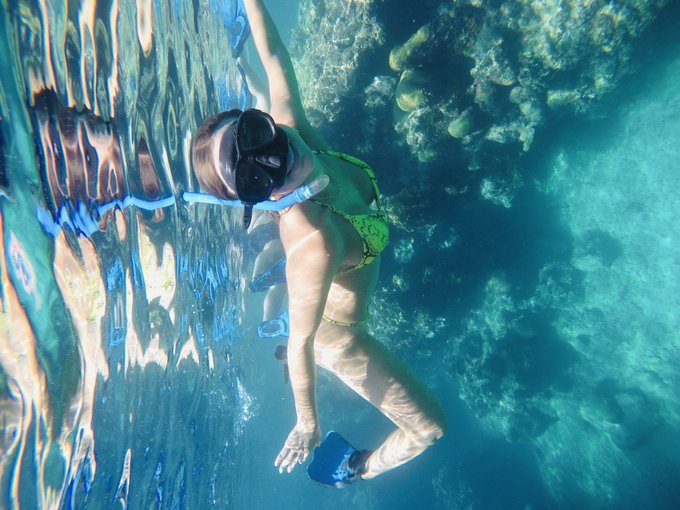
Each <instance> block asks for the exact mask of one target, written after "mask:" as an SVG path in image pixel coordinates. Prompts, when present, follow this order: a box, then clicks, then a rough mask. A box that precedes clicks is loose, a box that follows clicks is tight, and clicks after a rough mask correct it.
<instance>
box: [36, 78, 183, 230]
mask: <svg viewBox="0 0 680 510" xmlns="http://www.w3.org/2000/svg"><path fill="white" fill-rule="evenodd" d="M32 113H33V120H34V132H35V137H36V146H37V147H38V150H39V153H40V158H39V160H40V167H41V172H42V175H43V183H44V185H43V190H44V192H45V200H46V202H47V204H48V207H49V209H50V215H51V217H48V216H49V215H46V214H43V213H42V212H41V211H39V212H38V219H39V220H40V222H41V223H42V224H43V226H44V227H45V229H46V230H47V231H48V232H49V233H51V234H52V235H54V236H56V235H57V233H58V231H59V229H60V227H61V226H62V225H69V226H70V227H71V228H72V229H73V230H74V231H76V232H78V233H81V234H83V235H85V236H89V235H91V234H92V233H93V232H95V231H96V230H97V229H98V228H99V225H100V224H101V223H102V220H103V219H105V218H106V216H107V213H109V211H112V210H113V209H116V208H118V209H124V208H125V207H128V206H130V205H135V206H136V207H138V208H140V209H145V210H151V211H155V214H156V215H159V214H162V212H161V211H160V208H162V207H165V206H168V205H172V204H173V203H174V198H173V197H171V196H170V197H167V198H161V197H160V194H161V193H160V181H159V178H158V174H157V172H156V170H155V167H154V165H153V161H152V159H151V155H150V153H149V150H148V146H147V144H146V142H145V141H144V140H141V141H140V143H139V157H138V160H139V165H138V171H139V172H140V174H141V175H140V176H136V175H135V176H133V177H134V179H132V181H131V182H134V183H136V182H138V181H139V182H140V183H141V188H142V189H141V190H139V192H138V191H137V190H134V191H135V195H136V196H134V197H133V196H131V194H130V192H129V190H128V189H127V185H126V178H125V169H124V164H123V161H122V158H121V149H120V142H119V138H118V134H117V132H116V130H115V127H114V126H113V123H111V122H106V121H104V120H103V119H102V118H100V117H97V116H95V115H93V114H92V113H90V112H88V111H87V110H84V111H78V110H76V109H75V108H67V107H65V106H63V105H62V104H61V103H60V101H59V98H58V97H57V95H56V94H55V93H54V92H53V91H51V90H43V91H40V92H39V93H37V94H36V96H35V97H34V107H33V110H32ZM139 195H141V196H139Z"/></svg>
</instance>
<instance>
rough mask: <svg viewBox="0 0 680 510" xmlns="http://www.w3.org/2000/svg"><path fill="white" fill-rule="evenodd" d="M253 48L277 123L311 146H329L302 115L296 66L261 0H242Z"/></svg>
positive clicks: (316, 147) (302, 109)
mask: <svg viewBox="0 0 680 510" xmlns="http://www.w3.org/2000/svg"><path fill="white" fill-rule="evenodd" d="M243 3H244V5H245V7H246V11H247V13H248V21H249V22H250V30H251V33H252V35H253V41H254V42H255V47H256V48H257V52H258V54H259V56H260V59H261V60H262V65H263V66H264V69H265V72H266V73H267V79H268V81H269V101H270V105H271V109H270V113H271V116H272V117H273V118H274V120H275V121H276V122H278V123H280V124H285V125H287V126H290V127H293V128H295V129H297V130H298V131H300V135H301V136H302V139H303V140H304V141H305V142H306V143H307V144H308V145H309V146H310V147H312V149H316V150H321V149H329V148H330V147H329V146H328V144H327V143H326V142H325V141H324V140H323V138H321V136H320V135H319V134H318V133H317V131H316V130H315V129H314V128H313V127H312V126H311V124H310V123H309V121H308V120H307V116H306V115H305V111H304V108H303V106H302V99H301V97H300V89H299V87H298V82H297V77H296V76H295V69H294V68H293V63H292V62H291V60H290V55H289V54H288V50H287V49H286V46H285V45H284V44H283V41H282V40H281V36H280V34H279V31H278V30H277V28H276V25H275V24H274V20H273V19H272V18H271V16H270V14H269V11H268V10H267V8H266V7H265V5H264V2H263V0H244V2H243Z"/></svg>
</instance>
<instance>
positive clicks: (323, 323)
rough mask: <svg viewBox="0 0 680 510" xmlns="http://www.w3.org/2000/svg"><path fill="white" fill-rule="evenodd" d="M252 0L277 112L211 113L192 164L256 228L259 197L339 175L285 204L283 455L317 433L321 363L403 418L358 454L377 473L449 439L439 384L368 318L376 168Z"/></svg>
mask: <svg viewBox="0 0 680 510" xmlns="http://www.w3.org/2000/svg"><path fill="white" fill-rule="evenodd" d="M244 3H245V6H246V9H247V11H248V17H249V20H250V23H251V29H252V34H253V37H254V40H255V44H256V47H257V49H258V53H259V55H260V57H261V59H262V62H263V64H264V67H265V70H266V73H267V78H268V80H269V90H270V104H271V106H272V107H271V116H269V115H268V114H266V113H263V112H261V111H259V110H247V111H246V112H241V111H240V110H231V111H228V112H223V113H220V114H218V115H216V116H213V117H211V118H209V119H207V120H206V121H205V122H204V123H203V125H201V126H200V128H199V129H198V131H197V133H196V137H195V139H194V143H193V148H192V158H193V164H194V170H195V172H196V174H197V177H198V180H199V182H200V183H201V185H202V187H203V188H204V189H205V190H206V191H209V192H210V193H212V194H214V195H216V196H218V197H224V198H228V199H239V200H240V201H241V202H242V203H243V204H244V206H245V214H244V224H245V226H246V227H247V226H248V224H249V223H250V215H251V213H252V208H253V206H255V205H257V204H258V203H261V202H262V201H265V200H272V199H279V198H282V197H285V196H286V195H287V194H289V193H291V192H293V191H294V190H296V189H297V188H298V187H300V186H301V185H303V184H305V183H309V182H312V181H313V180H314V179H317V178H318V177H319V176H320V175H322V174H326V175H327V176H328V177H329V178H330V184H328V186H327V188H326V189H324V190H323V191H322V192H320V193H319V194H318V195H316V196H315V197H314V198H312V199H310V200H307V201H305V202H301V203H299V204H295V205H292V206H291V207H290V208H288V209H287V210H286V211H282V212H281V213H280V214H279V230H280V237H281V241H282V243H283V247H284V251H285V255H286V258H287V268H286V276H287V283H288V293H289V309H290V337H289V341H288V348H287V358H288V366H289V368H290V382H291V386H292V389H293V395H294V398H295V409H296V412H297V423H296V424H295V426H294V427H293V430H292V431H291V432H290V434H289V436H288V439H287V440H286V442H285V445H284V447H283V449H282V450H281V452H280V454H279V455H278V457H277V459H276V462H275V464H276V466H278V467H279V469H280V471H284V470H286V471H289V472H290V471H291V470H292V469H293V468H294V467H295V465H297V464H298V463H302V462H304V461H305V459H307V457H308V455H309V453H310V452H311V449H312V448H313V447H314V445H316V444H318V443H319V439H320V428H319V420H318V414H317V405H316V372H315V364H318V365H319V366H322V367H324V368H326V369H328V370H330V371H331V372H333V373H334V374H336V375H337V376H338V377H339V378H340V379H341V380H342V381H343V382H345V383H346V384H347V385H348V386H350V387H351V388H352V389H353V390H354V391H356V392H357V393H358V394H359V395H361V396H362V397H363V398H365V399H366V400H367V401H369V402H370V403H371V404H373V405H374V406H376V407H377V408H378V409H379V410H380V411H381V412H382V413H383V414H385V416H387V417H388V418H389V419H390V420H392V421H393V422H394V423H395V424H396V425H397V429H396V430H395V431H394V432H393V433H392V434H390V435H389V436H388V437H387V438H386V439H385V441H384V442H383V443H382V444H381V445H380V446H379V447H378V448H377V449H376V450H375V451H374V452H373V453H372V454H371V455H370V456H365V455H362V456H361V457H360V458H359V459H358V461H359V462H358V465H354V468H355V470H354V473H353V475H354V476H361V477H363V478H373V477H375V476H377V475H379V474H381V473H383V472H385V471H387V470H390V469H392V468H394V467H396V466H399V465H400V464H403V463H405V462H407V461H409V460H411V459H412V458H414V457H415V456H417V455H418V454H420V453H421V452H423V451H424V450H425V449H426V448H427V447H428V446H429V445H431V444H432V443H433V442H434V441H435V440H437V439H438V438H440V437H441V436H442V434H443V433H444V428H445V418H444V414H443V411H442V409H441V406H440V405H439V403H438V402H437V400H436V398H435V397H434V396H433V395H432V393H430V392H429V390H428V389H427V388H425V386H424V385H423V384H422V383H421V382H420V381H419V380H418V379H417V378H416V377H415V375H414V374H413V373H412V372H411V371H410V370H409V369H408V368H407V367H406V366H405V365H404V364H403V363H401V362H400V361H399V360H397V359H396V358H395V356H394V355H393V354H392V353H390V352H389V351H388V350H387V349H386V348H385V347H384V346H383V345H382V344H380V343H379V342H378V341H377V340H376V339H375V338H373V337H372V336H371V335H370V334H369V333H368V331H367V329H366V320H367V315H368V303H369V301H370V298H371V296H372V293H373V290H374V288H375V285H376V282H377V278H378V267H379V264H380V253H381V251H382V250H383V248H384V247H385V244H386V242H387V223H386V218H385V214H384V212H383V211H382V209H381V207H380V200H379V195H378V188H377V184H376V179H375V175H374V174H373V171H372V170H371V169H370V168H369V167H368V165H366V164H365V163H363V162H361V161H359V160H358V159H356V158H353V157H351V156H347V155H345V154H342V153H338V152H334V151H332V150H330V146H329V145H328V144H327V143H326V141H325V140H324V139H323V138H322V137H321V136H320V135H319V133H318V132H317V131H316V130H314V129H313V128H312V126H311V124H310V123H309V121H308V120H307V117H306V115H305V112H304V110H303V108H302V102H301V99H300V94H299V91H298V86H297V81H296V78H295V73H294V70H293V66H292V64H291V61H290V57H289V55H288V52H287V50H286V49H285V47H284V46H283V43H282V42H281V39H280V36H279V34H278V32H277V30H276V27H275V26H274V24H273V21H272V20H271V18H270V16H269V13H268V12H267V11H266V9H265V7H264V4H263V2H262V0H246V1H245V2H244ZM275 122H276V123H275ZM355 460H356V459H355Z"/></svg>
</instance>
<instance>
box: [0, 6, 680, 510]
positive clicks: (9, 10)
mask: <svg viewBox="0 0 680 510" xmlns="http://www.w3.org/2000/svg"><path fill="white" fill-rule="evenodd" d="M268 3H269V4H271V8H272V12H273V14H274V16H275V18H276V19H277V22H278V23H279V25H280V27H281V29H282V32H283V33H284V38H285V39H286V40H289V39H290V45H291V52H292V54H293V57H294V59H295V62H296V66H297V69H298V75H299V78H300V84H301V88H302V91H303V95H304V96H305V105H306V107H307V109H308V111H309V116H310V118H311V119H312V121H313V122H314V123H315V124H316V125H317V126H318V127H319V129H320V130H321V132H322V133H323V134H324V135H325V136H326V137H327V138H328V139H330V140H332V141H333V144H334V145H335V146H336V148H337V149H339V150H345V151H347V152H351V153H355V154H357V155H358V156H360V157H362V158H364V159H366V160H367V161H368V162H369V163H371V164H372V165H373V166H374V167H375V168H376V173H377V175H378V178H379V180H380V183H381V190H382V191H383V193H384V195H385V203H386V204H387V206H388V208H389V211H390V217H391V220H392V233H391V242H390V245H389V246H388V248H387V249H386V251H385V255H384V257H383V265H382V268H381V282H380V284H379V287H378V290H377V293H376V297H375V299H374V303H373V311H372V316H371V322H370V327H371V329H372V331H373V332H374V334H375V335H376V336H377V337H378V338H379V339H380V340H381V341H382V342H384V343H385V344H386V345H388V346H389V347H390V348H391V349H393V350H394V351H395V352H396V353H397V354H398V355H399V356H400V357H401V358H403V359H404V360H405V361H407V363H408V364H409V365H410V366H411V367H412V368H413V369H414V370H415V371H416V373H418V375H419V376H420V377H421V378H422V379H423V380H424V381H425V382H426V383H427V384H428V385H429V386H430V387H431V388H432V389H433V391H434V392H435V393H436V394H437V396H438V397H439V398H440V399H441V401H442V403H443V405H444V407H445V409H446V412H447V417H448V421H449V429H448V432H447V435H446V436H445V437H444V438H443V439H442V440H441V441H440V442H438V443H437V444H436V445H435V446H434V447H433V448H431V449H430V450H428V451H427V452H426V453H424V454H423V455H421V456H420V457H418V458H417V459H415V460H414V461H413V462H411V463H409V464H407V465H405V466H402V467H400V468H398V469H396V470H395V471H393V472H391V473H387V474H385V475H384V476H381V477H379V478H377V479H375V480H371V481H369V482H360V483H357V484H355V485H353V486H351V487H349V488H347V489H344V490H342V491H337V490H330V489H326V488H323V487H319V486H317V485H315V484H314V483H313V482H311V481H309V480H308V479H307V477H306V475H305V473H304V470H302V469H297V470H296V471H294V472H293V473H292V474H291V475H279V474H278V472H277V471H276V470H275V469H274V467H273V460H274V458H275V456H276V454H277V453H278V451H279V449H280V448H281V445H282V444H283V441H284V440H285V437H286V434H287V432H288V431H289V429H290V426H291V424H292V423H293V422H294V419H295V416H294V408H293V402H292V396H291V394H290V388H289V386H288V385H286V384H285V382H284V375H283V368H282V366H281V363H280V362H279V361H277V360H276V359H275V356H274V354H275V350H276V347H277V345H279V344H283V343H284V342H285V339H284V338H281V337H280V338H274V339H263V338H258V336H257V334H256V328H257V326H258V324H259V323H260V320H261V317H262V295H261V294H253V293H251V292H250V291H248V288H247V283H248V281H249V280H250V278H251V277H252V275H253V271H254V264H255V258H256V256H257V254H258V253H259V252H260V251H261V250H262V246H263V245H264V244H265V243H266V242H267V241H268V240H270V239H271V238H272V235H273V234H272V233H271V232H269V231H266V229H260V230H259V231H257V232H256V233H251V234H250V235H246V234H245V233H244V232H243V231H242V229H241V227H240V221H241V218H240V217H239V215H238V214H237V213H234V212H233V211H225V210H224V209H220V208H219V207H217V206H205V205H196V204H188V203H185V202H183V201H182V200H181V198H180V196H181V192H182V191H185V190H194V189H196V183H195V180H194V178H193V176H192V173H191V169H190V165H189V153H188V148H189V144H190V141H191V133H192V132H193V131H194V130H195V128H196V126H197V125H198V124H199V123H200V122H201V120H202V119H203V118H205V117H206V116H208V115H210V114H212V113H215V112H217V111H220V110H224V109H227V108H231V107H237V106H240V107H244V106H246V105H249V104H252V103H253V102H254V101H255V99H254V96H256V95H257V94H256V93H257V91H256V90H251V88H252V87H251V88H249V87H248V85H247V84H246V83H245V81H244V78H245V75H246V71H244V69H247V70H248V73H250V72H251V71H250V69H251V66H250V65H252V68H254V69H257V65H256V63H255V62H254V59H253V51H252V48H251V47H249V45H248V43H246V41H247V39H248V29H247V24H246V20H245V18H244V16H243V11H242V7H241V6H240V5H239V3H238V2H237V1H236V0H233V1H231V0H228V1H224V2H217V1H214V0H196V1H193V2H168V3H163V2H157V1H151V0H143V1H138V2H132V1H131V0H109V1H105V2H96V3H93V2H82V3H80V4H79V3H78V2H70V3H69V4H68V6H62V5H60V4H58V3H57V2H23V1H14V2H7V1H6V2H3V3H2V9H0V24H1V25H2V31H0V37H1V41H2V43H1V44H0V156H1V158H0V232H1V234H2V236H1V237H0V239H1V241H0V242H1V243H2V257H0V304H1V308H0V310H1V312H0V423H1V435H0V455H1V456H0V486H1V487H2V491H1V492H0V498H1V500H0V507H3V508H19V507H22V508H119V507H123V508H127V507H130V508H138V507H145V508H198V509H202V508H255V509H259V508H262V509H270V508H284V509H304V508H323V509H326V508H328V509H332V508H347V507H354V508H362V509H383V508H385V509H386V508H391V509H393V508H404V509H411V508H422V509H429V508H432V509H458V508H460V509H463V508H466V509H467V508H474V509H487V508H488V509H512V508H518V509H525V508H532V509H540V508H669V509H670V508H677V507H678V504H680V492H679V490H678V483H677V481H678V480H680V440H679V439H678V438H679V437H680V434H679V433H678V432H679V430H678V429H679V428H680V418H679V417H680V405H679V402H678V394H679V392H678V389H679V388H680V374H679V368H678V367H680V349H679V347H680V336H678V333H677V331H678V330H680V308H679V307H678V288H679V287H680V285H679V284H680V281H679V279H680V276H679V275H680V271H679V266H680V244H678V234H679V231H680V226H678V225H679V224H680V221H678V220H679V219H680V210H679V209H678V208H679V207H680V205H678V204H680V200H678V196H677V195H678V191H677V190H678V189H680V163H678V161H680V145H678V143H677V140H678V139H680V59H679V58H678V54H679V53H678V48H679V47H678V43H677V42H676V37H675V36H674V34H677V33H678V29H679V28H680V27H678V24H679V21H680V11H679V10H678V5H677V2H664V1H656V2H653V1H637V2H636V1H629V2H619V3H607V2H598V1H595V2H588V3H583V2H570V1H561V2H558V1H555V2H548V1H546V2H533V3H531V2H524V1H521V2H515V3H512V4H510V3H507V4H502V3H498V2H483V1H482V2H463V1H460V2H458V1H456V2H433V1H424V2H421V3H418V4H417V5H416V4H415V3H411V2H397V1H395V2H377V1H366V2H337V1H332V0H328V1H322V0H316V1H312V0H303V1H301V2H299V16H298V17H297V18H296V16H295V13H296V12H298V2H277V3H274V2H268ZM422 27H427V28H425V29H422ZM291 29H292V30H291ZM417 33H420V34H421V35H422V34H426V36H424V37H420V38H419V37H412V36H414V34H417ZM289 35H290V36H289ZM390 53H392V58H390ZM236 56H240V57H241V59H240V60H239V61H237V60H236ZM246 64H250V65H246ZM252 72H257V71H252ZM248 79H249V80H251V82H252V76H250V75H249V76H248ZM318 392H319V413H320V420H321V426H322V429H323V430H324V431H327V430H330V429H335V430H338V431H340V432H341V433H342V434H343V435H344V436H345V437H347V438H348V439H350V440H351V442H352V443H354V444H355V445H357V446H358V447H362V448H374V447H375V446H376V445H377V444H378V443H379V442H380V441H381V439H382V438H383V437H384V435H385V434H387V433H388V432H389V431H390V430H391V424H390V423H389V422H388V421H387V420H386V419H385V418H384V417H382V416H381V415H380V413H378V412H377V411H376V410H374V409H372V408H370V406H368V405H367V404H365V403H364V402H363V401H362V400H361V399H360V398H359V397H357V396H356V395H354V394H352V393H351V391H349V390H348V389H347V388H345V387H344V386H342V385H341V384H340V383H339V382H338V381H336V380H334V379H332V378H331V377H330V376H328V375H327V374H324V373H320V374H319V389H318Z"/></svg>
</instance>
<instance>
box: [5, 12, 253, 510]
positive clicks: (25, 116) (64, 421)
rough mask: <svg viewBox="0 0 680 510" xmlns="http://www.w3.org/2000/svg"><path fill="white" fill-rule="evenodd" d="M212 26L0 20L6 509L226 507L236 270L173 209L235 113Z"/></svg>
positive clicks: (195, 224)
mask: <svg viewBox="0 0 680 510" xmlns="http://www.w3.org/2000/svg"><path fill="white" fill-rule="evenodd" d="M216 8H217V6H216V5H213V3H211V2H209V1H208V0H205V1H199V2H193V3H185V4H182V3H177V2H174V3H172V5H167V6H166V5H164V4H159V3H158V2H151V1H140V2H134V1H131V0H125V1H124V0H121V1H118V0H111V1H99V2H82V3H78V2H76V3H73V2H71V3H69V4H68V5H66V4H62V3H58V2H38V3H37V4H36V5H35V6H34V5H33V4H32V3H28V2H16V3H11V5H8V6H3V7H2V8H0V25H2V27H3V30H2V31H1V32H0V43H1V44H0V47H1V48H2V51H0V65H1V66H2V67H4V68H6V69H9V68H12V69H16V70H17V72H16V73H14V74H11V73H9V74H8V73H5V72H2V73H0V79H1V85H2V86H1V87H0V149H1V151H0V165H1V166H0V169H1V170H2V172H1V179H0V190H1V191H0V250H1V251H0V420H1V421H2V427H1V429H0V430H1V433H0V484H1V486H2V487H4V488H5V489H6V490H5V491H4V492H3V496H0V507H2V508H20V507H23V508H72V507H82V506H84V505H85V506H87V505H90V506H94V507H101V506H106V505H107V504H110V503H111V502H113V503H116V502H117V503H119V504H120V505H121V506H122V507H127V506H133V507H136V506H144V507H151V506H153V507H160V506H170V507H194V508H208V507H213V506H223V505H224V503H225V502H226V501H229V500H230V497H231V491H232V483H233V482H232V480H231V479H230V475H229V471H230V470H229V469H228V467H229V466H231V465H232V464H233V463H234V462H235V457H234V456H235V451H236V450H235V445H236V443H237V441H238V438H239V434H240V431H241V430H242V427H243V421H244V420H246V419H248V416H246V415H244V413H243V412H242V408H243V406H244V405H245V404H248V403H251V402H252V399H250V397H249V395H248V394H247V392H245V390H244V388H243V387H242V385H241V384H240V382H239V381H238V377H237V375H236V374H235V372H234V368H233V366H232V359H233V356H232V349H233V346H234V343H235V341H236V339H237V338H238V336H239V328H240V321H241V320H242V314H243V303H242V297H241V290H242V287H243V285H244V283H243V281H242V278H241V276H240V267H241V263H242V257H243V254H242V252H241V250H240V248H238V243H232V242H231V240H232V238H233V235H232V233H231V232H232V230H233V227H234V225H233V221H232V219H231V217H230V216H229V215H225V214H224V213H223V211H219V210H218V209H216V208H210V207H208V208H200V209H198V208H189V207H187V206H186V205H184V204H178V203H177V202H176V200H175V196H177V195H178V191H179V190H181V189H191V188H192V182H191V178H190V177H189V176H190V172H189V171H188V167H187V165H188V163H187V159H186V154H185V153H186V151H187V148H188V146H189V144H190V133H191V132H192V130H193V128H194V127H195V125H196V124H197V122H198V121H199V120H200V119H201V118H202V117H203V116H205V115H206V114H208V113H211V112H212V110H217V109H219V108H224V107H226V106H228V105H229V104H230V102H233V101H236V102H239V103H238V104H245V103H247V101H248V100H249V95H248V92H247V89H246V88H245V84H244V83H243V81H242V79H241V78H240V74H239V71H238V69H237V68H236V64H235V61H234V62H232V61H231V59H230V55H231V54H232V53H231V51H233V48H234V43H237V42H238V43H239V44H242V36H244V35H245V23H244V22H243V19H242V17H239V16H240V14H239V11H238V4H237V2H231V1H229V2H224V3H222V4H220V6H219V11H220V12H218V13H217V14H218V15H217V16H215V15H214V14H215V13H213V12H212V10H214V9H216ZM194 9H196V11H194ZM179 19H186V20H193V23H192V24H184V23H178V22H177V21H178V20H179ZM232 25H233V26H236V27H237V29H236V30H235V29H234V28H233V27H232ZM159 33H162V34H163V35H164V37H160V38H159V37H158V36H157V35H158V34H159ZM220 33H222V34H223V37H217V38H215V34H220ZM207 39H211V41H212V42H211V44H207V43H206V41H207ZM230 45H231V46H232V48H231V49H230V48H229V47H230ZM6 50H7V51H6ZM159 77H162V79H159ZM208 445H210V447H207V446H208ZM199 482H200V483H199Z"/></svg>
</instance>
